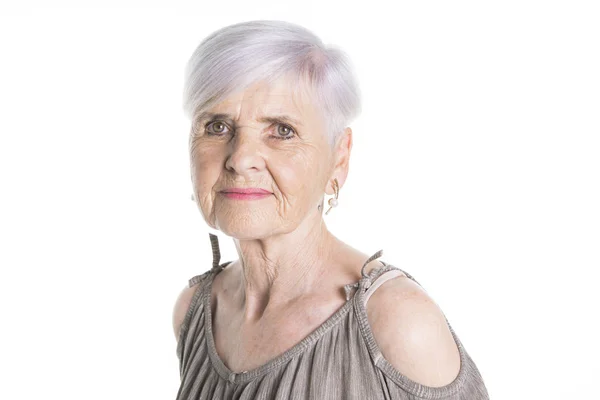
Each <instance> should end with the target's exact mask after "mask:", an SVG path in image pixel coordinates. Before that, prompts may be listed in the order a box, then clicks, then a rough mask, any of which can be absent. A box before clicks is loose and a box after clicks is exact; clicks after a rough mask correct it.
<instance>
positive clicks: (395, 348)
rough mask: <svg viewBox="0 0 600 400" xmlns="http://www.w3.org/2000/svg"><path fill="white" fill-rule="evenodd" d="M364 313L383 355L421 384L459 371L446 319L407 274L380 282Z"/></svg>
mask: <svg viewBox="0 0 600 400" xmlns="http://www.w3.org/2000/svg"><path fill="white" fill-rule="evenodd" d="M367 315H368V318H369V323H370V325H371V330H372V331H373V335H374V337H375V341H376V342H377V345H378V346H379V349H380V350H381V353H382V355H383V357H384V358H385V359H386V360H387V361H388V362H389V363H390V364H392V366H393V367H394V368H395V369H397V370H398V371H399V372H400V373H401V374H403V375H405V376H407V377H408V378H410V379H412V380H413V381H415V382H417V383H420V384H422V385H426V386H431V387H441V386H446V385H447V384H449V383H451V382H452V381H454V379H455V378H456V377H457V375H458V373H459V371H460V353H459V351H458V347H457V345H456V342H455V341H454V338H453V336H452V333H451V332H450V329H449V328H448V324H447V322H446V319H445V317H444V315H443V313H442V311H441V310H440V308H439V307H438V306H437V304H436V303H435V302H434V301H433V300H432V299H431V298H430V297H429V295H428V294H427V293H426V292H425V290H424V289H422V288H421V287H420V286H419V285H418V284H417V283H415V282H413V281H412V280H410V279H409V278H407V277H400V278H396V279H391V280H389V281H387V282H385V283H384V284H383V285H381V287H380V288H378V289H377V290H376V291H375V292H374V293H373V296H371V299H370V300H369V302H368V303H367Z"/></svg>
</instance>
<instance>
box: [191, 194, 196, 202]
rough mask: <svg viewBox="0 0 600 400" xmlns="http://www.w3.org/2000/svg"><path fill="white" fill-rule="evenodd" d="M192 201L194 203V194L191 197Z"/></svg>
mask: <svg viewBox="0 0 600 400" xmlns="http://www.w3.org/2000/svg"><path fill="white" fill-rule="evenodd" d="M191 198H192V201H195V200H196V199H195V198H194V193H192V195H191Z"/></svg>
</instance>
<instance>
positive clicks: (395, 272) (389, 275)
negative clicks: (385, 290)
mask: <svg viewBox="0 0 600 400" xmlns="http://www.w3.org/2000/svg"><path fill="white" fill-rule="evenodd" d="M402 275H403V272H402V271H400V270H399V269H391V270H389V271H387V272H384V273H383V274H381V275H380V276H379V278H377V279H376V280H375V282H373V283H372V284H371V286H370V287H369V289H367V292H366V293H365V297H364V304H365V306H366V305H367V301H369V297H371V295H372V294H373V293H375V291H376V290H377V288H378V287H379V286H381V285H383V284H384V283H386V282H387V281H389V280H390V279H394V278H396V277H398V276H402Z"/></svg>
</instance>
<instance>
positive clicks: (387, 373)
mask: <svg viewBox="0 0 600 400" xmlns="http://www.w3.org/2000/svg"><path fill="white" fill-rule="evenodd" d="M185 79H186V81H185V110H186V112H187V115H188V117H189V118H190V120H191V129H190V138H189V150H190V160H191V177H192V184H193V188H194V194H193V198H194V199H195V201H196V203H197V206H198V208H199V210H200V212H201V213H202V215H203V217H204V219H205V220H206V222H207V224H208V225H209V226H210V227H211V228H213V229H215V230H220V231H222V232H223V233H224V234H226V235H227V236H230V237H232V238H233V241H234V243H235V246H236V249H237V252H238V256H239V259H238V260H235V261H233V262H231V261H230V262H226V263H223V264H219V262H220V252H219V245H218V240H217V236H215V235H212V234H209V237H210V240H211V244H212V252H213V264H212V269H210V270H209V271H207V272H206V273H204V274H202V275H198V276H195V277H193V278H192V279H190V280H189V284H188V286H187V287H186V288H185V289H184V290H183V291H182V293H181V294H180V295H179V297H178V299H177V301H176V304H175V308H174V312H173V326H174V330H175V336H176V338H177V340H178V344H177V356H178V358H179V362H180V375H181V386H180V388H179V391H178V394H177V399H179V400H192V399H319V400H322V399H465V400H466V399H469V400H478V399H487V398H488V394H487V391H486V388H485V385H484V383H483V380H482V377H481V375H480V374H479V371H478V369H477V367H476V366H475V364H474V362H473V360H472V359H471V358H470V357H469V355H468V354H467V352H466V350H465V348H464V347H463V346H462V344H461V342H460V340H459V338H458V337H457V336H456V334H455V333H454V331H453V330H452V328H451V326H450V324H449V323H448V322H447V320H446V318H445V316H444V314H443V312H442V311H441V310H440V309H439V308H438V306H437V305H436V303H435V302H434V301H433V300H432V299H431V298H430V296H428V295H427V293H426V292H425V290H424V289H423V288H421V287H420V285H419V284H418V282H417V281H416V280H415V279H414V278H413V277H412V276H411V275H410V274H409V273H407V272H404V271H402V270H400V269H399V268H397V267H395V266H393V265H391V264H388V263H386V262H384V261H381V260H377V259H378V258H379V257H380V256H381V255H382V250H380V251H378V252H377V253H375V254H373V255H372V256H370V257H369V256H368V255H367V254H365V253H362V252H360V251H359V250H357V249H355V248H353V247H351V246H350V245H348V244H346V243H344V242H342V241H341V240H340V239H338V238H337V237H336V236H334V235H333V234H332V233H331V232H330V231H329V230H328V229H327V226H326V225H325V222H324V220H323V211H324V210H323V192H325V193H326V194H328V195H333V196H335V197H334V198H331V199H330V200H329V205H330V206H331V207H335V206H336V205H337V204H338V200H339V197H340V189H341V188H342V187H343V185H344V182H345V181H346V178H347V176H348V166H349V161H350V151H351V149H352V131H351V129H350V128H349V127H348V124H349V123H350V122H351V121H352V120H353V119H354V118H355V117H356V116H357V114H358V112H359V110H360V99H359V93H358V86H357V83H356V80H355V77H354V76H353V73H352V70H351V68H350V65H349V62H348V60H347V59H346V56H345V55H344V53H343V52H341V51H340V50H338V49H336V48H331V47H327V46H325V45H324V44H323V43H322V42H321V41H320V40H319V39H318V38H317V37H316V36H315V35H314V34H312V33H311V32H309V31H308V30H306V29H304V28H302V27H300V26H297V25H293V24H289V23H284V22H277V21H254V22H247V23H240V24H236V25H232V26H228V27H226V28H223V29H220V30H218V31H217V32H215V33H213V34H211V35H210V36H209V37H207V38H206V39H205V40H204V41H203V42H202V43H201V44H200V45H199V46H198V48H197V49H196V51H195V52H194V53H193V55H192V57H191V58H190V60H189V63H188V66H187V69H186V77H185ZM331 207H330V208H329V210H328V211H327V212H326V213H325V214H327V213H328V212H329V211H330V210H331Z"/></svg>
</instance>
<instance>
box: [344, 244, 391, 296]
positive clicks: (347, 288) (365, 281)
mask: <svg viewBox="0 0 600 400" xmlns="http://www.w3.org/2000/svg"><path fill="white" fill-rule="evenodd" d="M382 255H383V249H382V250H379V251H378V252H376V253H375V254H373V255H372V256H371V257H369V258H368V259H367V261H365V263H364V264H363V266H362V268H361V269H360V274H361V276H362V278H361V280H360V281H358V282H355V283H349V284H347V285H344V292H346V300H350V294H351V292H352V289H358V288H360V287H361V286H362V287H363V288H364V289H365V290H366V289H368V288H369V287H370V286H371V280H372V279H373V276H375V275H376V274H377V273H378V271H380V270H382V269H383V268H388V264H386V263H385V262H383V261H381V260H379V262H380V263H382V264H383V265H382V266H381V267H378V268H375V269H373V270H372V271H371V272H369V274H367V273H366V272H365V267H366V266H367V265H368V264H369V263H370V262H371V261H373V260H375V259H377V258H379V257H381V256H382Z"/></svg>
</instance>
